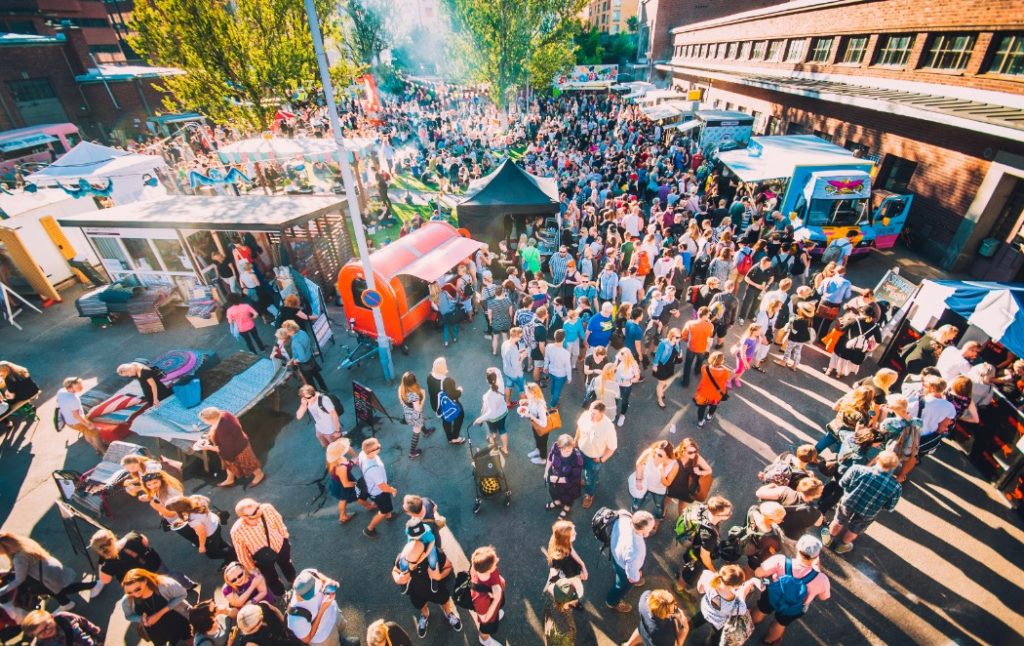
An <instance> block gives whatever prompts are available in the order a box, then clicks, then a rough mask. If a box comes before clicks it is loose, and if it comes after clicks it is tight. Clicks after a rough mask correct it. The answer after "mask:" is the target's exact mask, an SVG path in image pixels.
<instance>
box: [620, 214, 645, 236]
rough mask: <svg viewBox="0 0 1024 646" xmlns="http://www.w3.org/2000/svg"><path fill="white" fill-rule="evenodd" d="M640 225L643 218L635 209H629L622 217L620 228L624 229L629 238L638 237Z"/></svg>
mask: <svg viewBox="0 0 1024 646" xmlns="http://www.w3.org/2000/svg"><path fill="white" fill-rule="evenodd" d="M641 226H643V219H642V218H641V217H640V214H639V213H637V211H636V210H630V212H629V213H627V214H626V217H624V218H622V228H623V229H625V230H626V235H627V236H629V237H630V238H639V237H640V227H641ZM628 239H629V238H627V240H628Z"/></svg>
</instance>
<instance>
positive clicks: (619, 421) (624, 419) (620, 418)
mask: <svg viewBox="0 0 1024 646" xmlns="http://www.w3.org/2000/svg"><path fill="white" fill-rule="evenodd" d="M615 423H616V424H617V425H619V426H622V425H623V424H625V423H626V416H625V415H619V419H618V421H617V422H615Z"/></svg>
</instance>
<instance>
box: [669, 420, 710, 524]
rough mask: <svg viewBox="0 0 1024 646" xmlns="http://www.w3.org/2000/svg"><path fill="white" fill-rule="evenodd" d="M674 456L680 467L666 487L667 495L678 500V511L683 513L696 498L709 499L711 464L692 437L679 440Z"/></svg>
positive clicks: (702, 500)
mask: <svg viewBox="0 0 1024 646" xmlns="http://www.w3.org/2000/svg"><path fill="white" fill-rule="evenodd" d="M672 457H673V459H674V460H675V461H676V462H677V463H678V464H679V467H678V468H677V469H675V474H674V475H673V476H672V479H671V481H670V482H669V484H668V487H667V488H666V489H665V497H666V498H672V499H673V500H675V501H676V508H677V511H678V513H679V514H680V515H682V513H683V509H685V508H686V506H687V505H689V504H690V503H691V502H693V501H694V500H699V501H701V502H704V501H705V500H707V497H708V493H710V492H711V479H712V471H711V465H710V464H708V461H707V460H705V459H704V456H702V455H701V454H700V447H699V446H697V442H696V441H694V439H693V438H691V437H684V438H683V439H682V440H680V441H679V444H678V445H677V446H676V448H675V450H674V451H673V453H672Z"/></svg>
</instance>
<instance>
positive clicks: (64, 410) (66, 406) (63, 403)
mask: <svg viewBox="0 0 1024 646" xmlns="http://www.w3.org/2000/svg"><path fill="white" fill-rule="evenodd" d="M82 389H83V386H82V380H81V379H80V378H78V377H68V378H67V379H65V380H64V387H63V388H61V389H60V390H58V391H57V410H58V411H59V414H60V419H61V421H63V422H64V424H65V425H67V426H68V427H69V428H73V429H75V430H76V431H78V432H79V433H81V434H82V437H83V438H85V441H86V442H88V443H89V446H91V447H92V448H93V449H95V450H96V453H98V454H100V455H103V454H104V453H106V452H107V446H106V444H104V443H103V439H102V438H101V437H100V431H99V429H98V428H96V425H95V424H93V423H92V421H90V420H89V418H88V417H86V415H85V409H84V408H82V400H81V399H80V398H79V396H78V395H79V394H81V392H82Z"/></svg>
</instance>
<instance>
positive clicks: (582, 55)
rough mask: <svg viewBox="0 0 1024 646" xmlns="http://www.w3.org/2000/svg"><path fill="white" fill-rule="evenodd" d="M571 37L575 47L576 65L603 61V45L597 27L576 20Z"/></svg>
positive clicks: (595, 63) (598, 63) (597, 63)
mask: <svg viewBox="0 0 1024 646" xmlns="http://www.w3.org/2000/svg"><path fill="white" fill-rule="evenodd" d="M572 38H573V42H574V43H576V47H577V49H576V64H577V65H600V64H601V63H603V62H604V47H603V46H602V45H601V32H599V31H598V30H597V27H588V26H587V25H584V24H583V23H582V22H579V21H577V22H576V26H575V30H574V33H573V37H572Z"/></svg>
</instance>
